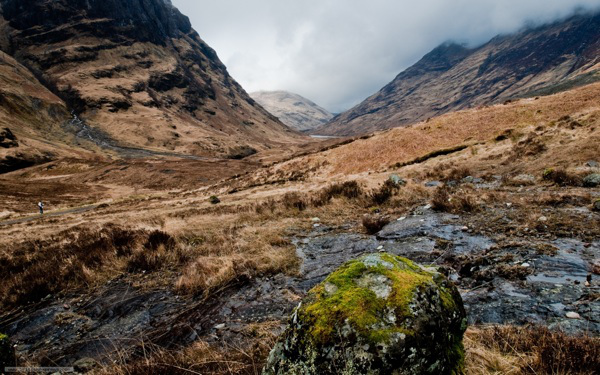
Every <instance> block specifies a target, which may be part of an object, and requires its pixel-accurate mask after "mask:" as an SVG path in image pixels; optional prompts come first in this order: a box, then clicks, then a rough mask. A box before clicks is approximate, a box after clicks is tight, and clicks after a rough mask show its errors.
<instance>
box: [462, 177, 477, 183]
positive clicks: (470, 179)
mask: <svg viewBox="0 0 600 375" xmlns="http://www.w3.org/2000/svg"><path fill="white" fill-rule="evenodd" d="M474 180H475V178H474V177H473V176H467V177H465V178H463V179H462V180H461V182H463V183H465V184H472V183H473V181H474Z"/></svg>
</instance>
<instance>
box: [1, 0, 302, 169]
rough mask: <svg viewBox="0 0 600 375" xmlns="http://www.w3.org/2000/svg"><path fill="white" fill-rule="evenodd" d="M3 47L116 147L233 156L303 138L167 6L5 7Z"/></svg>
mask: <svg viewBox="0 0 600 375" xmlns="http://www.w3.org/2000/svg"><path fill="white" fill-rule="evenodd" d="M0 6H1V7H0V20H1V21H0V29H1V30H2V34H3V35H4V37H3V38H0V49H2V50H3V51H5V52H7V53H8V54H9V55H12V56H13V57H15V58H16V60H18V61H19V62H20V63H21V64H23V65H24V66H25V67H27V68H28V69H30V70H31V71H32V72H33V73H34V74H35V75H36V76H37V77H38V78H39V79H40V81H41V82H42V83H44V84H45V85H46V86H47V87H49V88H51V90H52V91H53V92H54V93H55V94H57V95H58V96H59V97H60V98H62V99H63V100H64V101H65V102H66V103H67V104H68V106H69V107H70V108H71V109H73V110H75V112H76V113H77V114H78V115H79V116H80V117H81V119H82V120H84V121H85V122H86V123H87V124H88V125H89V126H90V127H91V128H94V129H98V130H99V131H101V132H104V133H106V135H107V136H108V137H110V138H112V139H113V140H114V141H115V143H119V144H121V145H123V146H128V147H141V148H145V149H150V150H156V151H161V152H163V151H168V152H178V153H182V154H189V155H198V156H218V157H229V156H232V155H233V156H235V155H237V151H236V150H239V149H247V150H254V151H253V152H257V151H261V150H267V149H269V148H271V147H273V146H276V145H278V144H289V143H297V142H299V140H300V139H301V136H300V135H299V134H297V133H295V132H294V131H292V130H291V129H289V128H287V127H286V126H284V125H283V124H281V123H280V122H279V121H278V120H277V119H276V118H275V117H273V116H272V115H270V114H269V113H268V112H266V111H265V110H264V109H263V108H262V107H260V106H259V105H257V104H256V103H255V102H254V101H253V100H252V99H251V98H250V97H249V96H248V94H247V93H246V92H245V91H244V89H243V88H242V87H241V86H240V85H239V84H238V83H237V82H236V81H235V80H234V79H233V78H232V77H231V76H230V75H229V73H228V72H227V69H226V67H225V66H224V65H223V64H222V62H221V61H220V60H219V58H218V56H217V54H216V52H215V51H214V50H213V49H212V48H211V47H210V46H208V45H207V44H206V43H205V42H204V41H203V40H202V39H201V38H200V36H199V35H198V33H197V32H196V31H194V29H193V28H192V26H191V24H190V22H189V19H188V18H187V17H186V16H184V15H183V14H181V13H180V12H179V11H178V10H177V8H175V7H174V6H173V5H171V3H170V2H168V1H164V0H134V1H123V0H103V1H100V0H75V1H66V0H58V1H52V2H48V1H44V0H33V1H29V2H21V1H16V0H1V1H0Z"/></svg>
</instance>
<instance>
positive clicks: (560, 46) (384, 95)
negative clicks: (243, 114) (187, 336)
mask: <svg viewBox="0 0 600 375" xmlns="http://www.w3.org/2000/svg"><path fill="white" fill-rule="evenodd" d="M599 52H600V15H578V16H574V17H572V18H570V19H567V20H564V21H561V22H557V23H554V24H550V25H546V26H542V27H539V28H535V29H528V30H525V31H522V32H520V33H517V34H514V35H507V36H498V37H495V38H493V39H492V40H491V41H489V42H488V43H486V44H484V45H483V46H480V47H477V48H468V47H466V46H462V45H458V44H455V43H446V44H443V45H441V46H439V47H437V48H436V49H434V50H433V51H431V52H430V53H429V54H427V55H425V56H424V57H423V58H422V59H421V60H420V61H419V62H417V63H416V64H415V65H413V66H412V67H410V68H408V69H407V70H406V71H404V72H402V73H400V74H399V75H398V76H397V77H396V78H395V79H394V80H393V81H392V82H391V83H389V84H388V85H386V86H385V87H384V88H382V89H381V90H380V91H379V92H377V93H376V94H374V95H373V96H371V97H369V98H367V99H366V100H365V101H364V102H362V103H360V104H359V105H357V106H356V107H354V108H352V109H350V110H349V111H347V112H344V113H342V114H341V115H339V116H337V117H336V118H334V119H333V120H332V121H331V122H330V123H328V124H327V125H325V126H323V127H322V128H319V129H317V130H315V134H324V135H338V136H346V135H358V134H362V133H369V132H373V131H376V130H382V129H388V128H393V127H397V126H402V125H408V124H412V123H416V122H418V121H422V120H426V119H428V118H430V117H434V116H438V115H441V114H443V113H447V112H451V111H456V110H460V109H465V108H470V107H476V106H480V105H487V104H493V103H502V102H504V101H506V100H509V99H513V98H518V97H525V96H536V95H547V94H551V93H555V92H559V91H564V90H568V89H571V88H573V87H577V86H581V85H584V84H587V83H591V82H594V81H598V80H600V70H599V69H600V66H599V65H598V64H599V63H600V53H599Z"/></svg>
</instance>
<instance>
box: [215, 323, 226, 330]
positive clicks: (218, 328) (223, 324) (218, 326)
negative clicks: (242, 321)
mask: <svg viewBox="0 0 600 375" xmlns="http://www.w3.org/2000/svg"><path fill="white" fill-rule="evenodd" d="M223 328H225V323H221V324H217V325H216V326H215V329H217V330H220V329H223Z"/></svg>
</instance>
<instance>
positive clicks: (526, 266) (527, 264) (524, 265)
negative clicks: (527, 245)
mask: <svg viewBox="0 0 600 375" xmlns="http://www.w3.org/2000/svg"><path fill="white" fill-rule="evenodd" d="M521 267H523V268H529V267H531V264H529V263H527V262H525V263H523V264H521Z"/></svg>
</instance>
